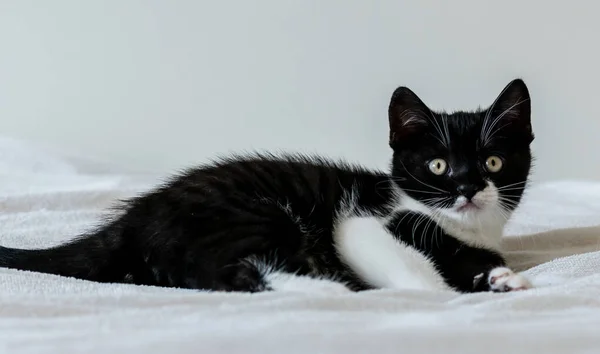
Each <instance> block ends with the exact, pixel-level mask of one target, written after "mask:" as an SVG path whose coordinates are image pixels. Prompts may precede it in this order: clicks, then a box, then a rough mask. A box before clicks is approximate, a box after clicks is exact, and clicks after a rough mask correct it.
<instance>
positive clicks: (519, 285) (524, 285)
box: [488, 267, 533, 293]
mask: <svg viewBox="0 0 600 354" xmlns="http://www.w3.org/2000/svg"><path fill="white" fill-rule="evenodd" d="M488 284H489V286H490V290H491V291H494V292H500V293H505V292H509V291H519V290H527V289H531V288H532V287H533V285H531V283H530V282H529V280H527V278H525V277H524V276H523V275H521V274H518V273H515V272H513V271H512V270H511V269H509V268H506V267H498V268H494V269H492V270H491V271H490V273H489V275H488Z"/></svg>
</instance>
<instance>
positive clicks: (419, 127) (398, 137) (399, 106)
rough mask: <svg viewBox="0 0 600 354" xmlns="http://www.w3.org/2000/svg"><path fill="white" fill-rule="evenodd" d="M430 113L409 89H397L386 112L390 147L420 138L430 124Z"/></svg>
mask: <svg viewBox="0 0 600 354" xmlns="http://www.w3.org/2000/svg"><path fill="white" fill-rule="evenodd" d="M431 114H432V113H431V111H430V110H429V108H427V106H426V105H425V103H423V101H421V99H420V98H419V97H418V96H417V95H416V94H415V93H414V92H412V91H411V90H410V89H409V88H407V87H404V86H402V87H398V88H397V89H396V91H394V93H393V94H392V99H391V101H390V107H389V110H388V115H389V120H390V146H391V147H394V146H397V145H398V144H399V143H403V142H407V141H410V140H413V139H415V138H418V137H419V136H421V135H422V134H423V133H424V132H425V131H426V129H427V128H428V126H429V124H430V115H431Z"/></svg>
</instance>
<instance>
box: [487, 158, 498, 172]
mask: <svg viewBox="0 0 600 354" xmlns="http://www.w3.org/2000/svg"><path fill="white" fill-rule="evenodd" d="M485 168H487V170H488V171H490V172H494V173H495V172H498V171H500V170H501V169H502V159H501V158H499V157H498V156H490V157H488V158H487V160H485Z"/></svg>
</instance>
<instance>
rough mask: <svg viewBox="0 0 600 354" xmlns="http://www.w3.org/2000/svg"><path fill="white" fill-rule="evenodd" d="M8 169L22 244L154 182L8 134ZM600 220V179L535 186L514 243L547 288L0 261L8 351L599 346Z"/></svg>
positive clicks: (56, 237)
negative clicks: (296, 283) (298, 287)
mask: <svg viewBox="0 0 600 354" xmlns="http://www.w3.org/2000/svg"><path fill="white" fill-rule="evenodd" d="M0 168H1V170H0V211H1V213H0V243H1V244H2V245H4V246H13V247H25V248H34V247H46V246H50V245H54V244H58V243H60V242H61V241H64V240H66V239H69V238H71V237H73V236H75V235H77V234H78V233H79V232H82V231H84V230H86V229H88V228H90V227H92V226H94V225H95V223H97V222H98V221H99V220H100V217H101V215H102V212H103V210H104V208H105V207H107V206H109V205H110V204H111V203H112V202H113V201H114V200H116V199H118V198H123V197H127V196H131V195H133V194H135V193H136V192H138V191H141V190H145V189H147V188H149V187H150V186H152V185H153V184H154V183H156V181H157V180H156V179H154V178H140V177H135V176H124V175H115V174H95V175H90V174H82V173H81V172H80V171H79V169H78V167H77V166H76V165H73V164H71V163H70V162H69V161H66V160H63V159H61V158H57V157H56V156H52V155H48V154H44V153H42V152H41V151H38V150H35V149H31V148H28V147H26V146H23V145H21V144H17V143H15V142H12V141H8V140H0ZM596 225H600V183H592V182H567V181H565V182H557V183H546V184H543V185H538V186H535V187H533V188H531V189H530V191H529V193H528V195H527V197H526V199H525V202H524V204H523V205H522V207H521V208H520V209H519V211H518V212H517V214H516V215H515V217H514V219H513V220H512V222H511V223H510V225H509V227H508V228H507V230H506V233H507V234H508V235H513V237H507V238H506V242H505V245H506V249H507V255H508V258H509V260H510V263H511V264H512V266H513V267H516V268H519V269H523V270H525V273H526V274H527V275H528V276H530V277H531V278H532V279H533V280H534V283H535V284H536V285H537V286H538V288H536V289H534V290H530V291H524V292H516V293H508V294H493V293H480V294H469V295H458V294H455V293H451V292H447V293H443V292H439V293H435V292H415V291H390V290H377V291H368V292H363V293H351V294H343V295H340V294H329V293H300V292H297V293H295V292H280V293H273V292H271V293H261V294H255V295H249V294H225V293H202V292H197V291H191V290H182V289H163V288H155V287H144V286H132V285H123V284H97V283H92V282H87V281H82V280H77V279H70V278H63V277H58V276H52V275H45V274H36V273H30V272H23V271H18V270H10V269H0V304H1V306H0V353H61V354H64V353H103V354H104V353H206V354H209V353H257V354H258V353H261V354H262V353H277V354H285V353H314V352H317V353H344V354H347V353H378V354H380V353H433V352H439V353H476V354H481V353H486V354H487V353H502V354H506V353H518V352H522V353H544V354H546V353H576V352H589V353H600V252H598V251H597V250H598V249H599V246H600V227H596ZM516 235H519V236H521V237H514V236H516ZM561 257H562V258H561ZM555 258H556V259H555Z"/></svg>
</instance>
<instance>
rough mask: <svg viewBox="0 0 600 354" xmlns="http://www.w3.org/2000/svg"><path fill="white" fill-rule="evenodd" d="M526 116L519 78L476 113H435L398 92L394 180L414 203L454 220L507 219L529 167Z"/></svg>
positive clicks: (392, 114)
mask: <svg viewBox="0 0 600 354" xmlns="http://www.w3.org/2000/svg"><path fill="white" fill-rule="evenodd" d="M530 116H531V104H530V97H529V92H528V90H527V86H526V85H525V83H524V82H523V81H522V80H520V79H517V80H514V81H512V82H511V83H509V84H508V85H507V86H506V87H505V88H504V90H503V91H502V92H501V93H500V95H499V96H498V97H497V98H496V100H495V101H494V102H493V103H492V104H491V105H490V106H489V108H487V109H484V110H477V111H474V112H462V111H461V112H454V113H441V112H434V111H432V110H430V109H429V108H428V107H427V106H426V105H425V104H424V103H423V101H421V99H419V97H417V95H415V94H414V93H413V92H412V91H411V90H409V89H408V88H406V87H399V88H398V89H396V91H395V92H394V94H393V96H392V99H391V103H390V107H389V120H390V146H391V147H392V149H393V150H394V157H393V160H392V174H393V176H394V177H395V181H396V183H397V184H398V185H399V186H400V188H401V189H402V190H403V191H404V192H405V193H406V194H408V195H409V196H410V197H412V198H413V199H415V200H417V201H420V202H421V203H422V204H424V205H426V206H427V207H428V208H430V209H431V210H433V211H440V212H441V213H443V214H445V215H448V216H451V217H453V218H455V219H456V218H458V219H460V218H467V217H469V218H470V217H473V216H478V215H490V213H494V214H500V215H499V216H508V215H509V214H510V212H511V211H512V210H513V209H514V208H515V207H516V206H517V204H518V203H519V201H520V199H521V196H522V193H523V190H524V188H525V185H526V183H527V178H528V176H529V170H530V167H531V151H530V147H529V145H530V143H531V142H532V141H533V132H532V129H531V119H530Z"/></svg>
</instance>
